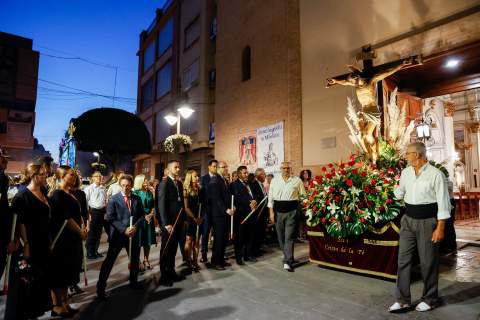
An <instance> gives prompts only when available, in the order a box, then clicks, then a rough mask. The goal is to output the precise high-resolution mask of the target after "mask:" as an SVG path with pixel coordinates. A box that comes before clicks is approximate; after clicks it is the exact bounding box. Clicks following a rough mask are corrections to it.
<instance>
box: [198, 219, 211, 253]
mask: <svg viewBox="0 0 480 320" xmlns="http://www.w3.org/2000/svg"><path fill="white" fill-rule="evenodd" d="M211 220H212V217H211V216H210V214H209V213H208V211H207V210H205V215H204V216H203V222H202V225H201V226H200V230H201V233H202V248H201V249H200V250H201V251H202V255H205V256H206V255H207V252H208V240H210V239H209V236H210V229H211V228H212V223H211Z"/></svg>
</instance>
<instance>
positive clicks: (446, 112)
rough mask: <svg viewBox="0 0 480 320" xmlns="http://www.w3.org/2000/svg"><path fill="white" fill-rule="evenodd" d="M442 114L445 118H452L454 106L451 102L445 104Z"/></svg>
mask: <svg viewBox="0 0 480 320" xmlns="http://www.w3.org/2000/svg"><path fill="white" fill-rule="evenodd" d="M443 112H444V115H445V117H453V114H454V113H455V104H454V103H453V102H451V101H447V102H445V104H444V110H443Z"/></svg>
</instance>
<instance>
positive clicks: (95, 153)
mask: <svg viewBox="0 0 480 320" xmlns="http://www.w3.org/2000/svg"><path fill="white" fill-rule="evenodd" d="M92 154H93V156H94V157H97V163H100V153H98V152H96V151H95V152H93V153H92Z"/></svg>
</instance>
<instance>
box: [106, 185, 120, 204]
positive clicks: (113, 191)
mask: <svg viewBox="0 0 480 320" xmlns="http://www.w3.org/2000/svg"><path fill="white" fill-rule="evenodd" d="M119 192H122V187H120V184H119V183H118V182H115V183H114V184H111V185H110V187H108V190H107V201H109V200H110V198H111V197H112V196H114V195H116V194H117V193H119Z"/></svg>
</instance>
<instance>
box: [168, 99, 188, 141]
mask: <svg viewBox="0 0 480 320" xmlns="http://www.w3.org/2000/svg"><path fill="white" fill-rule="evenodd" d="M194 112H195V110H193V109H192V108H190V107H189V106H188V105H186V104H184V105H181V106H180V107H179V108H178V109H177V114H174V113H169V114H167V115H166V116H165V117H163V118H164V119H165V120H166V121H167V122H168V124H169V125H171V126H173V125H174V124H175V123H176V124H177V134H180V118H184V119H188V118H190V116H191V115H192V114H193V113H194Z"/></svg>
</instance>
